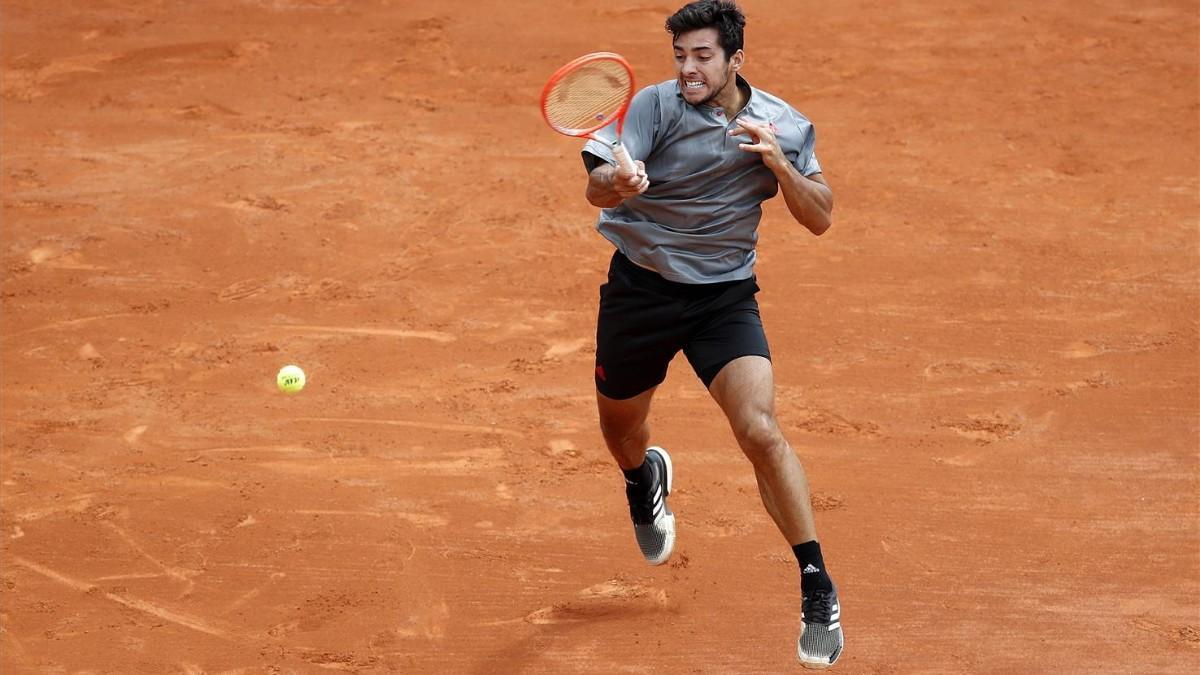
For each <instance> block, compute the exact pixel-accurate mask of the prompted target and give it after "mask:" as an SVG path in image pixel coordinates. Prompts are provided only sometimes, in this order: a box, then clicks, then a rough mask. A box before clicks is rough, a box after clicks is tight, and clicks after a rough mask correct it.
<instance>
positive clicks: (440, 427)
mask: <svg viewBox="0 0 1200 675" xmlns="http://www.w3.org/2000/svg"><path fill="white" fill-rule="evenodd" d="M292 421H293V422H332V423H342V424H380V425H384V426H392V427H412V428H416V429H432V430H434V431H460V432H463V433H467V434H499V435H501V436H512V437H514V438H519V437H520V436H521V435H522V434H520V433H518V432H516V431H512V430H511V429H500V428H497V427H485V426H477V425H473V424H443V423H439V422H414V421H412V420H388V419H372V418H366V417H294V418H292Z"/></svg>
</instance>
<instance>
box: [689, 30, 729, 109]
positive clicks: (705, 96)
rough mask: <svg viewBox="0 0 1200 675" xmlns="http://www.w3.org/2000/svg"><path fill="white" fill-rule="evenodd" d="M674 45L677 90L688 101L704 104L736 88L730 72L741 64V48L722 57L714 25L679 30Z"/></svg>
mask: <svg viewBox="0 0 1200 675" xmlns="http://www.w3.org/2000/svg"><path fill="white" fill-rule="evenodd" d="M674 47H675V70H676V73H677V74H678V76H679V90H680V91H682V92H683V99H684V100H685V101H687V102H688V103H690V104H692V105H707V104H709V103H711V102H712V101H714V100H717V99H718V98H725V96H723V94H727V93H729V92H733V91H734V90H735V89H736V87H737V84H736V81H737V78H736V77H734V74H735V73H736V72H737V69H738V68H739V67H741V63H742V50H740V49H739V50H737V51H736V52H734V53H733V54H732V55H731V56H730V57H729V58H725V50H724V49H722V48H721V44H720V42H718V40H717V29H716V28H701V29H699V30H693V31H689V32H687V33H682V34H680V35H679V37H678V38H676V39H675V44H674Z"/></svg>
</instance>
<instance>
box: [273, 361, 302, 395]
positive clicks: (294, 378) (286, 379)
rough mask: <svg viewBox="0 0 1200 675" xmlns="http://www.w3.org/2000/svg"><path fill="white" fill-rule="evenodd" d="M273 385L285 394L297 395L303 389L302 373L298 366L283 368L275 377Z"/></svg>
mask: <svg viewBox="0 0 1200 675" xmlns="http://www.w3.org/2000/svg"><path fill="white" fill-rule="evenodd" d="M275 384H277V385H279V391H282V392H283V393H285V394H299V393H300V390H301V389H303V388H304V371H303V370H300V366H284V367H282V368H280V369H279V374H278V375H276V376H275Z"/></svg>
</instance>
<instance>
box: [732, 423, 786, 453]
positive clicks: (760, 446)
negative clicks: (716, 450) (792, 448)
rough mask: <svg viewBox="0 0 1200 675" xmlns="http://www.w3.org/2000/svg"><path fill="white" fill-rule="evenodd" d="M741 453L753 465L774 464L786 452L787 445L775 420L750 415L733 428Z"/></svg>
mask: <svg viewBox="0 0 1200 675" xmlns="http://www.w3.org/2000/svg"><path fill="white" fill-rule="evenodd" d="M733 433H734V435H735V436H736V437H737V441H738V445H740V446H741V448H742V452H744V453H745V454H746V457H747V458H748V459H749V460H750V461H751V462H752V463H754V464H756V465H757V464H764V463H765V464H771V463H774V462H775V461H776V460H777V459H778V456H779V455H780V454H781V453H783V452H786V451H787V443H786V442H785V441H784V438H783V433H782V432H780V430H779V424H778V423H776V421H775V418H774V417H773V416H772V415H770V414H767V413H760V414H756V415H752V416H750V417H749V418H747V419H746V420H744V421H742V423H740V424H738V425H737V426H735V427H734V430H733Z"/></svg>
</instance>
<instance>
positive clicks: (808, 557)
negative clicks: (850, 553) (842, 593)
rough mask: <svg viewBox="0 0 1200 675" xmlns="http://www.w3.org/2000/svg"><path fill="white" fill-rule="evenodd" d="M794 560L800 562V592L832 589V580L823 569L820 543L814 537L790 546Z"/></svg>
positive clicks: (823, 561) (823, 563) (823, 562)
mask: <svg viewBox="0 0 1200 675" xmlns="http://www.w3.org/2000/svg"><path fill="white" fill-rule="evenodd" d="M792 553H795V554H796V562H798V563H800V592H801V593H809V592H811V591H819V590H825V591H832V590H833V580H832V579H830V578H829V573H828V572H826V571H825V560H824V559H822V558H821V545H820V544H818V543H817V540H816V539H813V540H812V541H806V542H804V543H803V544H796V545H795V546H793V547H792Z"/></svg>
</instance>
